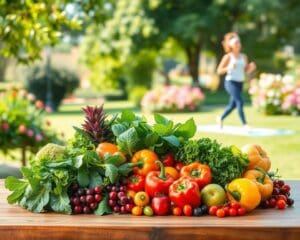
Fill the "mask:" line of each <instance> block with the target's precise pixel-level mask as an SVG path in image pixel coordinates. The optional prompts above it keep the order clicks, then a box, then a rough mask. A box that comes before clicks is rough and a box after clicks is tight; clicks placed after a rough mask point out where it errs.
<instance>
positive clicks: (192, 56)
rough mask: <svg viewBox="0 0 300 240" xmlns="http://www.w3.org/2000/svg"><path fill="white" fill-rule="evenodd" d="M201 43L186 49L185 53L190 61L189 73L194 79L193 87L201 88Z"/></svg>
mask: <svg viewBox="0 0 300 240" xmlns="http://www.w3.org/2000/svg"><path fill="white" fill-rule="evenodd" d="M201 45H202V44H201V43H199V44H197V45H196V46H191V47H186V48H185V53H186V55H187V59H188V67H189V72H190V75H191V77H192V86H199V81H198V78H199V67H200V66H199V65H200V59H199V56H200V52H201Z"/></svg>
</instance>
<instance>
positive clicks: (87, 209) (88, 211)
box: [83, 206, 92, 214]
mask: <svg viewBox="0 0 300 240" xmlns="http://www.w3.org/2000/svg"><path fill="white" fill-rule="evenodd" d="M91 212H92V211H91V209H90V208H89V207H88V206H85V207H83V213H85V214H89V213H91Z"/></svg>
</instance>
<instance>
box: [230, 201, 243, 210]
mask: <svg viewBox="0 0 300 240" xmlns="http://www.w3.org/2000/svg"><path fill="white" fill-rule="evenodd" d="M230 207H231V208H234V209H236V210H237V209H239V208H240V207H241V206H240V204H239V203H238V202H231V203H230Z"/></svg>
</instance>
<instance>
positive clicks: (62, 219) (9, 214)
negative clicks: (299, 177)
mask: <svg viewBox="0 0 300 240" xmlns="http://www.w3.org/2000/svg"><path fill="white" fill-rule="evenodd" d="M288 183H289V184H290V185H291V188H292V197H293V198H294V200H295V206H294V207H291V208H287V209H286V210H277V209H257V210H254V211H253V212H251V213H249V214H247V215H246V216H242V217H226V218H217V217H213V216H203V217H183V216H180V217H175V216H165V217H159V216H155V217H146V216H139V217H135V216H132V215H108V216H95V215H62V214H55V213H43V214H35V213H31V212H28V211H27V210H24V209H22V208H21V207H19V206H17V205H9V204H8V203H7V201H6V197H7V196H8V194H9V192H8V191H7V190H6V189H5V188H4V186H3V180H0V239H6V240H9V239H14V240H17V239H64V240H67V239H91V240H93V239H127V240H130V239H138V240H139V239H141V240H143V239H164V240H166V239H176V240H177V239H188V238H194V239H231V240H235V239H246V240H247V239H256V240H260V239H264V240H268V239H272V240H277V239H284V240H299V239H300V181H289V182H288Z"/></svg>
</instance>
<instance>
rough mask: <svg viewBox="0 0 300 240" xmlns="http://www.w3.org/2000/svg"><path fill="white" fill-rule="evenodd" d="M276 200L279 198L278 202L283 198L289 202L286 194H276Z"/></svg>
mask: <svg viewBox="0 0 300 240" xmlns="http://www.w3.org/2000/svg"><path fill="white" fill-rule="evenodd" d="M276 200H277V202H278V201H279V200H283V201H285V202H287V198H286V196H284V195H282V194H280V195H278V196H276Z"/></svg>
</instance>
